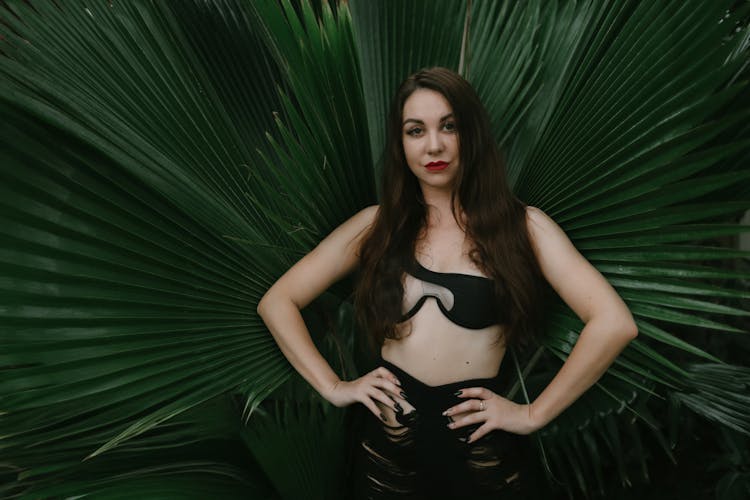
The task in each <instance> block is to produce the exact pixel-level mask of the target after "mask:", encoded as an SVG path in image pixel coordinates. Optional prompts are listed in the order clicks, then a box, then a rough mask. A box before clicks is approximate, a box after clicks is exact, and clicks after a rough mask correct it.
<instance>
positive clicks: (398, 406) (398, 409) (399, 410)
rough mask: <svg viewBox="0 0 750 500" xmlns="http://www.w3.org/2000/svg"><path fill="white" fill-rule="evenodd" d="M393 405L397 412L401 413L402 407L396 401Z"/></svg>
mask: <svg viewBox="0 0 750 500" xmlns="http://www.w3.org/2000/svg"><path fill="white" fill-rule="evenodd" d="M393 407H394V408H395V409H396V412H398V413H401V412H402V411H404V409H403V408H401V405H400V404H398V403H396V404H394V405H393Z"/></svg>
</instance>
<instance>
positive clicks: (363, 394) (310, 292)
mask: <svg viewBox="0 0 750 500" xmlns="http://www.w3.org/2000/svg"><path fill="white" fill-rule="evenodd" d="M451 113H452V109H451V106H450V104H449V103H448V101H447V100H446V99H445V97H444V96H443V95H442V94H440V93H438V92H435V91H432V90H427V89H418V90H416V91H415V92H414V93H412V95H411V96H409V98H408V99H407V100H406V102H405V103H404V108H403V112H402V117H403V120H404V123H403V125H404V127H403V135H402V138H403V147H404V154H405V157H406V160H407V164H408V166H409V169H410V170H411V171H412V172H413V174H414V175H415V176H416V177H417V179H418V181H419V184H420V187H421V188H422V192H423V195H424V199H425V201H426V202H427V205H428V207H429V208H428V226H427V228H426V232H427V233H428V236H429V235H430V234H437V235H440V234H451V235H456V234H459V233H462V231H461V229H460V227H459V225H458V223H457V222H456V221H455V219H454V218H453V215H452V212H451V207H450V203H451V191H452V188H453V185H454V183H455V178H456V174H457V170H458V166H459V163H458V162H459V154H458V153H459V138H458V135H457V134H456V131H455V127H454V126H453V121H452V118H451V116H450V115H451ZM432 161H446V162H448V167H447V168H445V169H443V170H441V171H438V172H430V171H428V170H426V169H425V168H424V166H425V165H426V164H427V163H429V162H432ZM458 208H459V210H458V213H459V214H460V207H458ZM377 210H378V208H377V206H371V207H368V208H366V209H364V210H362V211H361V212H359V213H357V214H356V215H354V216H353V217H352V218H351V219H349V220H348V221H346V222H345V223H344V224H342V225H341V226H339V227H338V228H337V229H336V230H334V231H333V232H332V233H331V234H330V235H329V236H328V237H326V238H325V239H324V240H323V241H321V242H320V244H319V245H318V246H317V247H316V248H315V249H314V250H313V251H312V252H310V253H309V254H308V255H306V256H305V257H303V258H302V259H301V260H300V261H299V262H297V263H296V264H295V265H294V266H292V267H291V268H290V269H289V270H288V271H287V272H286V273H285V274H284V275H283V276H282V277H281V278H279V280H278V281H277V282H276V283H274V285H273V286H272V287H271V288H270V289H269V290H268V292H267V293H266V294H265V295H264V297H263V298H262V300H261V301H260V303H259V305H258V313H259V314H260V316H261V317H262V318H263V320H264V321H265V322H266V325H267V326H268V328H269V330H270V331H271V334H272V335H273V336H274V338H275V339H276V341H277V343H278V344H279V347H280V348H281V350H282V352H283V353H284V355H285V356H286V357H287V358H288V359H289V361H290V363H291V364H292V366H294V368H295V369H296V370H297V371H298V372H299V373H300V374H301V375H302V376H303V377H304V378H305V379H306V380H307V381H308V382H309V383H310V384H311V385H312V386H313V388H315V389H316V390H317V391H318V392H319V393H320V394H321V395H322V396H323V397H324V398H325V399H326V400H328V401H330V402H331V403H332V404H334V405H336V406H339V407H343V406H347V405H350V404H354V403H362V404H364V405H365V406H367V408H368V409H369V410H370V411H371V412H372V413H373V414H374V415H376V416H377V417H379V418H381V419H383V420H384V421H389V420H390V419H391V418H392V415H393V412H401V411H404V410H403V407H404V406H407V407H409V406H408V403H407V402H406V400H405V399H404V396H408V395H405V394H403V392H402V391H401V388H400V384H399V381H398V379H397V378H396V376H395V375H394V374H393V373H391V372H390V371H389V370H387V369H386V368H384V367H378V368H376V369H375V370H373V371H371V372H370V373H368V374H366V375H363V376H362V377H360V378H357V379H355V380H351V381H343V380H341V379H340V378H339V377H338V376H337V375H336V373H335V372H334V371H333V370H332V369H331V367H330V365H329V364H328V363H327V362H326V360H325V359H324V358H323V357H322V355H321V354H320V352H319V351H318V350H317V349H316V348H315V345H314V343H313V342H312V339H311V337H310V334H309V332H308V330H307V328H306V326H305V324H304V321H303V320H302V315H301V313H300V310H301V309H303V308H304V307H305V306H307V305H308V304H309V303H310V302H311V301H312V300H314V299H315V298H316V297H317V296H318V295H320V294H321V293H323V292H324V291H325V290H326V289H327V288H328V287H330V286H331V285H332V284H333V283H335V282H336V281H338V280H339V279H341V278H343V277H344V276H345V275H347V274H348V273H350V272H351V271H353V270H354V269H355V267H356V266H357V264H358V259H359V257H358V253H359V248H360V245H361V243H362V238H363V237H364V235H365V234H366V232H367V229H368V228H369V227H370V225H371V224H372V223H373V221H374V218H375V216H376V214H377ZM526 221H527V229H528V231H529V236H530V239H531V242H532V246H533V248H534V253H535V256H536V258H537V260H538V261H539V264H540V268H541V270H542V273H543V275H544V277H545V278H546V280H547V281H548V282H549V283H550V285H551V286H552V287H553V288H554V289H555V291H556V292H557V293H558V294H559V295H560V297H561V298H562V299H563V300H564V301H565V303H566V304H568V306H570V308H571V309H572V310H573V311H574V312H575V313H576V314H577V315H578V316H579V317H580V318H581V320H582V321H583V322H584V323H585V327H584V328H583V330H582V331H581V334H580V336H579V338H578V341H577V342H576V345H575V347H574V349H573V350H572V352H571V354H570V356H569V357H568V359H567V360H566V362H565V363H564V365H563V367H562V368H561V369H560V371H559V372H558V374H557V375H556V376H555V377H554V379H553V380H552V381H551V382H550V384H549V385H548V386H547V387H546V388H545V389H544V391H543V392H542V393H541V394H540V395H539V397H537V398H536V400H534V401H533V402H532V403H531V404H527V405H519V404H517V403H515V402H513V401H510V400H508V399H505V398H503V397H502V396H500V395H498V394H495V393H494V392H492V391H490V390H488V389H486V388H483V387H466V388H463V389H462V391H461V392H462V393H461V395H460V397H462V398H465V399H466V401H464V402H462V403H460V404H458V405H455V406H453V407H451V408H447V409H446V411H445V413H444V415H446V416H450V417H451V418H453V420H454V421H453V423H451V424H449V427H450V428H452V429H459V428H462V427H465V426H466V425H471V424H481V425H480V427H479V428H478V429H477V430H476V431H475V432H474V433H473V434H472V435H471V436H470V438H469V442H473V441H476V440H477V439H479V438H480V437H482V436H484V435H486V434H487V433H489V432H490V431H492V430H496V429H497V430H505V431H509V432H513V433H517V434H528V433H531V432H534V431H536V430H538V429H540V428H541V427H543V426H544V425H546V424H547V423H548V422H550V421H551V420H552V419H553V418H555V417H556V416H557V415H559V414H560V413H561V412H562V411H563V410H564V409H565V408H567V407H568V406H569V405H570V404H571V403H573V402H574V401H575V400H576V399H577V398H578V397H580V395H581V394H582V393H583V392H584V391H586V390H587V389H588V388H589V387H591V385H593V384H594V383H595V382H596V380H598V379H599V377H601V375H602V374H603V373H604V372H605V371H606V369H607V368H608V367H609V366H610V365H611V364H612V362H613V361H614V360H615V358H616V357H617V355H618V354H619V353H620V352H621V351H622V349H623V348H624V347H625V346H626V345H627V344H628V342H630V341H631V340H632V339H633V338H635V336H636V335H637V328H636V325H635V323H634V321H633V318H632V316H631V314H630V311H629V310H628V308H627V306H626V305H625V303H624V302H623V301H622V299H621V298H620V297H619V296H618V295H617V293H616V292H615V290H614V289H613V288H612V287H611V286H610V285H609V283H607V281H606V280H605V279H604V277H603V276H602V275H601V274H600V273H599V272H598V271H597V270H596V269H595V268H594V267H593V266H592V265H591V264H590V263H589V262H588V261H586V259H585V258H584V257H583V256H582V255H581V254H580V253H579V252H578V251H577V250H576V248H575V247H574V246H573V244H572V243H571V242H570V240H569V239H568V238H567V236H566V235H565V233H564V232H563V231H562V229H560V227H559V226H558V225H557V224H555V222H554V221H553V220H552V219H551V218H549V217H548V216H547V215H546V214H545V213H544V212H542V211H541V210H539V209H537V208H534V207H529V208H528V209H527V213H526ZM441 240H442V239H441V238H437V239H436V240H435V241H436V242H439V241H441ZM444 247H445V245H440V244H439V243H438V244H437V245H435V248H436V250H435V255H433V257H434V262H435V263H436V264H437V267H436V268H437V269H443V270H445V269H452V270H460V269H468V268H469V267H470V264H469V262H468V260H467V259H468V258H467V257H466V256H463V258H461V257H458V258H457V257H455V254H456V252H452V251H450V250H451V249H450V248H448V249H447V250H446V248H444ZM441 251H442V253H441ZM459 272H463V271H459ZM480 401H483V405H484V409H481V407H480ZM384 409H385V410H387V411H388V416H387V417H386V415H385V414H384V413H383V410H384Z"/></svg>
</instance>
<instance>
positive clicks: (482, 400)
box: [479, 399, 484, 411]
mask: <svg viewBox="0 0 750 500" xmlns="http://www.w3.org/2000/svg"><path fill="white" fill-rule="evenodd" d="M479 411H484V399H480V400H479Z"/></svg>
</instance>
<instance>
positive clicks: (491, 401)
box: [445, 207, 638, 441]
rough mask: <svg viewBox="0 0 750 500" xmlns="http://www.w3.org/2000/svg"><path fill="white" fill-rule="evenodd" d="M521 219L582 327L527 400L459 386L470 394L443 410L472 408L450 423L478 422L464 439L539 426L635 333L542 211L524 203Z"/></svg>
mask: <svg viewBox="0 0 750 500" xmlns="http://www.w3.org/2000/svg"><path fill="white" fill-rule="evenodd" d="M526 223H527V228H528V232H529V237H530V239H531V244H532V246H533V248H534V253H535V254H536V258H537V261H538V262H539V266H540V268H541V270H542V274H544V277H545V278H546V279H547V281H548V282H549V283H550V285H551V286H552V288H554V289H555V291H556V292H557V293H558V295H560V297H561V298H562V299H563V300H564V301H565V303H566V304H568V306H570V308H571V309H573V311H574V312H575V313H576V314H577V315H578V317H579V318H581V320H582V321H583V322H584V323H585V327H584V328H583V330H582V331H581V333H580V335H579V337H578V340H577V341H576V344H575V346H574V347H573V350H572V351H571V353H570V355H569V356H568V359H567V360H566V361H565V363H564V364H563V366H562V368H561V369H560V371H559V372H558V373H557V375H555V377H554V378H553V379H552V381H551V382H550V383H549V385H548V386H547V387H546V388H545V389H544V390H543V391H542V393H541V394H540V395H539V396H538V397H537V398H536V399H535V400H534V402H533V403H531V404H528V405H518V404H516V403H514V402H512V401H509V400H507V399H505V398H503V397H501V396H498V395H497V394H495V393H493V392H491V391H489V390H488V389H485V388H480V387H474V388H467V389H464V390H463V391H462V394H461V395H460V397H462V398H467V399H468V398H474V399H473V400H470V401H465V402H463V403H461V404H459V405H457V406H455V407H453V408H451V409H450V410H449V411H447V412H446V413H445V414H446V415H451V414H454V415H455V414H458V413H462V412H465V411H467V410H474V413H473V414H469V415H468V416H465V417H463V418H460V419H457V420H456V422H455V423H453V424H450V427H451V428H459V427H463V426H465V425H468V424H472V423H482V426H481V427H480V428H479V429H477V430H476V431H475V432H474V433H473V434H472V436H471V437H470V441H476V440H477V439H479V438H480V437H482V436H483V435H484V434H486V433H488V432H490V431H491V430H493V429H503V430H506V431H509V432H514V433H518V434H528V433H531V432H534V431H536V430H538V429H540V428H542V427H544V426H545V425H547V424H548V423H549V422H550V421H551V420H552V419H554V418H555V417H557V416H558V415H559V414H560V413H562V411H563V410H565V408H567V407H568V406H570V405H571V404H572V403H573V402H574V401H575V400H576V399H578V398H579V397H580V396H581V394H583V393H584V392H585V391H586V390H587V389H588V388H589V387H591V386H592V385H593V384H594V383H595V382H596V381H597V380H599V377H601V376H602V374H603V373H604V372H605V371H606V370H607V368H608V367H609V366H610V365H611V364H612V363H613V362H614V360H615V358H616V357H617V355H618V354H619V353H620V352H621V351H622V350H623V349H624V348H625V346H626V345H627V344H628V343H629V342H630V341H631V340H633V339H634V338H635V337H636V335H637V334H638V329H637V327H636V325H635V322H634V321H633V316H632V315H631V314H630V311H629V310H628V307H627V306H626V305H625V303H624V302H623V300H622V299H621V298H620V296H619V295H618V294H617V292H616V291H615V290H614V288H612V286H611V285H610V284H609V283H608V282H607V280H606V279H604V277H603V276H602V275H601V274H600V273H599V271H597V270H596V268H595V267H594V266H592V265H591V264H590V263H589V262H588V261H587V260H586V259H585V258H584V257H583V256H582V255H581V254H580V253H579V252H578V250H576V248H575V247H574V246H573V244H572V243H571V242H570V240H569V239H568V237H567V236H566V235H565V233H564V232H563V230H562V229H560V227H559V226H558V225H557V224H555V222H554V221H553V220H552V219H551V218H550V217H548V216H547V214H545V213H544V212H543V211H541V210H539V209H538V208H534V207H528V208H527V210H526ZM480 401H481V403H480Z"/></svg>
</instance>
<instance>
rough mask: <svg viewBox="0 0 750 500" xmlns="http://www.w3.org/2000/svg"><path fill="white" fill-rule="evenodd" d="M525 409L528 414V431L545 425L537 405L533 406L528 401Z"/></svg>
mask: <svg viewBox="0 0 750 500" xmlns="http://www.w3.org/2000/svg"><path fill="white" fill-rule="evenodd" d="M526 409H527V411H528V416H529V428H530V429H529V433H531V432H536V431H538V430H539V429H541V428H542V427H544V426H545V425H547V421H546V420H545V418H544V415H543V412H542V411H541V410H540V409H539V407H538V405H536V406H535V405H534V403H529V404H527V405H526Z"/></svg>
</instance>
